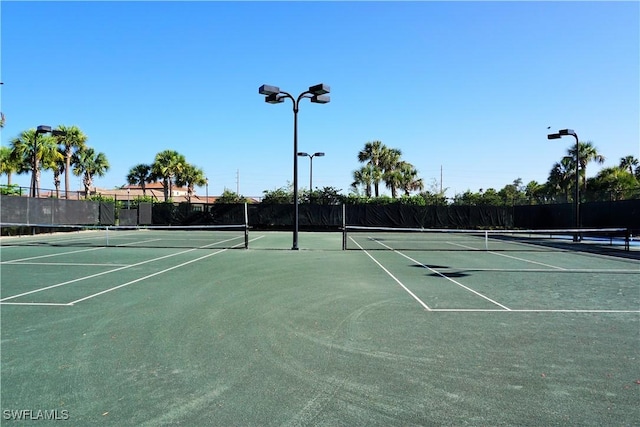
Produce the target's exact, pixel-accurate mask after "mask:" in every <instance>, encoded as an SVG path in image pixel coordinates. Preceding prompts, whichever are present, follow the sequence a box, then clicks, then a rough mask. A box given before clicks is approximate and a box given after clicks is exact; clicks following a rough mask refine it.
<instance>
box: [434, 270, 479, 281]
mask: <svg viewBox="0 0 640 427" xmlns="http://www.w3.org/2000/svg"><path fill="white" fill-rule="evenodd" d="M427 276H430V277H440V278H442V276H444V277H448V278H451V279H455V278H460V277H467V276H469V274H468V273H463V272H461V271H452V272H448V273H446V272H442V271H441V272H439V274H438V273H430V274H427Z"/></svg>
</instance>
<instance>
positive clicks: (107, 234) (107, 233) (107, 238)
mask: <svg viewBox="0 0 640 427" xmlns="http://www.w3.org/2000/svg"><path fill="white" fill-rule="evenodd" d="M104 236H105V239H106V245H105V246H109V226H108V225H107V228H105V229H104Z"/></svg>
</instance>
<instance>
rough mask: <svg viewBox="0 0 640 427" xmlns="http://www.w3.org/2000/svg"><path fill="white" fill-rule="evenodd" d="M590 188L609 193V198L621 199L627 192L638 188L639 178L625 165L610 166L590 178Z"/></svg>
mask: <svg viewBox="0 0 640 427" xmlns="http://www.w3.org/2000/svg"><path fill="white" fill-rule="evenodd" d="M589 188H591V189H595V190H599V191H603V192H607V193H609V197H608V199H613V200H621V199H624V196H625V193H626V192H628V191H633V190H636V189H637V188H638V179H637V178H636V177H635V176H634V175H633V173H630V172H629V170H628V169H626V168H624V167H609V168H604V169H602V170H600V171H599V172H598V174H597V175H596V176H595V177H594V178H590V179H589ZM596 198H597V197H596Z"/></svg>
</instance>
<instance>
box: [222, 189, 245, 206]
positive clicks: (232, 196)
mask: <svg viewBox="0 0 640 427" xmlns="http://www.w3.org/2000/svg"><path fill="white" fill-rule="evenodd" d="M246 201H247V199H246V197H244V196H241V195H239V194H238V193H235V192H233V191H231V190H229V189H227V188H225V189H224V191H223V192H222V195H221V196H220V197H218V198H217V199H216V203H219V204H232V203H246Z"/></svg>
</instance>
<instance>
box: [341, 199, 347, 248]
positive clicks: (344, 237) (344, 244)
mask: <svg viewBox="0 0 640 427" xmlns="http://www.w3.org/2000/svg"><path fill="white" fill-rule="evenodd" d="M346 214H347V205H346V204H344V203H343V204H342V250H343V251H346V250H347V219H346V218H347V215H346Z"/></svg>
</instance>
